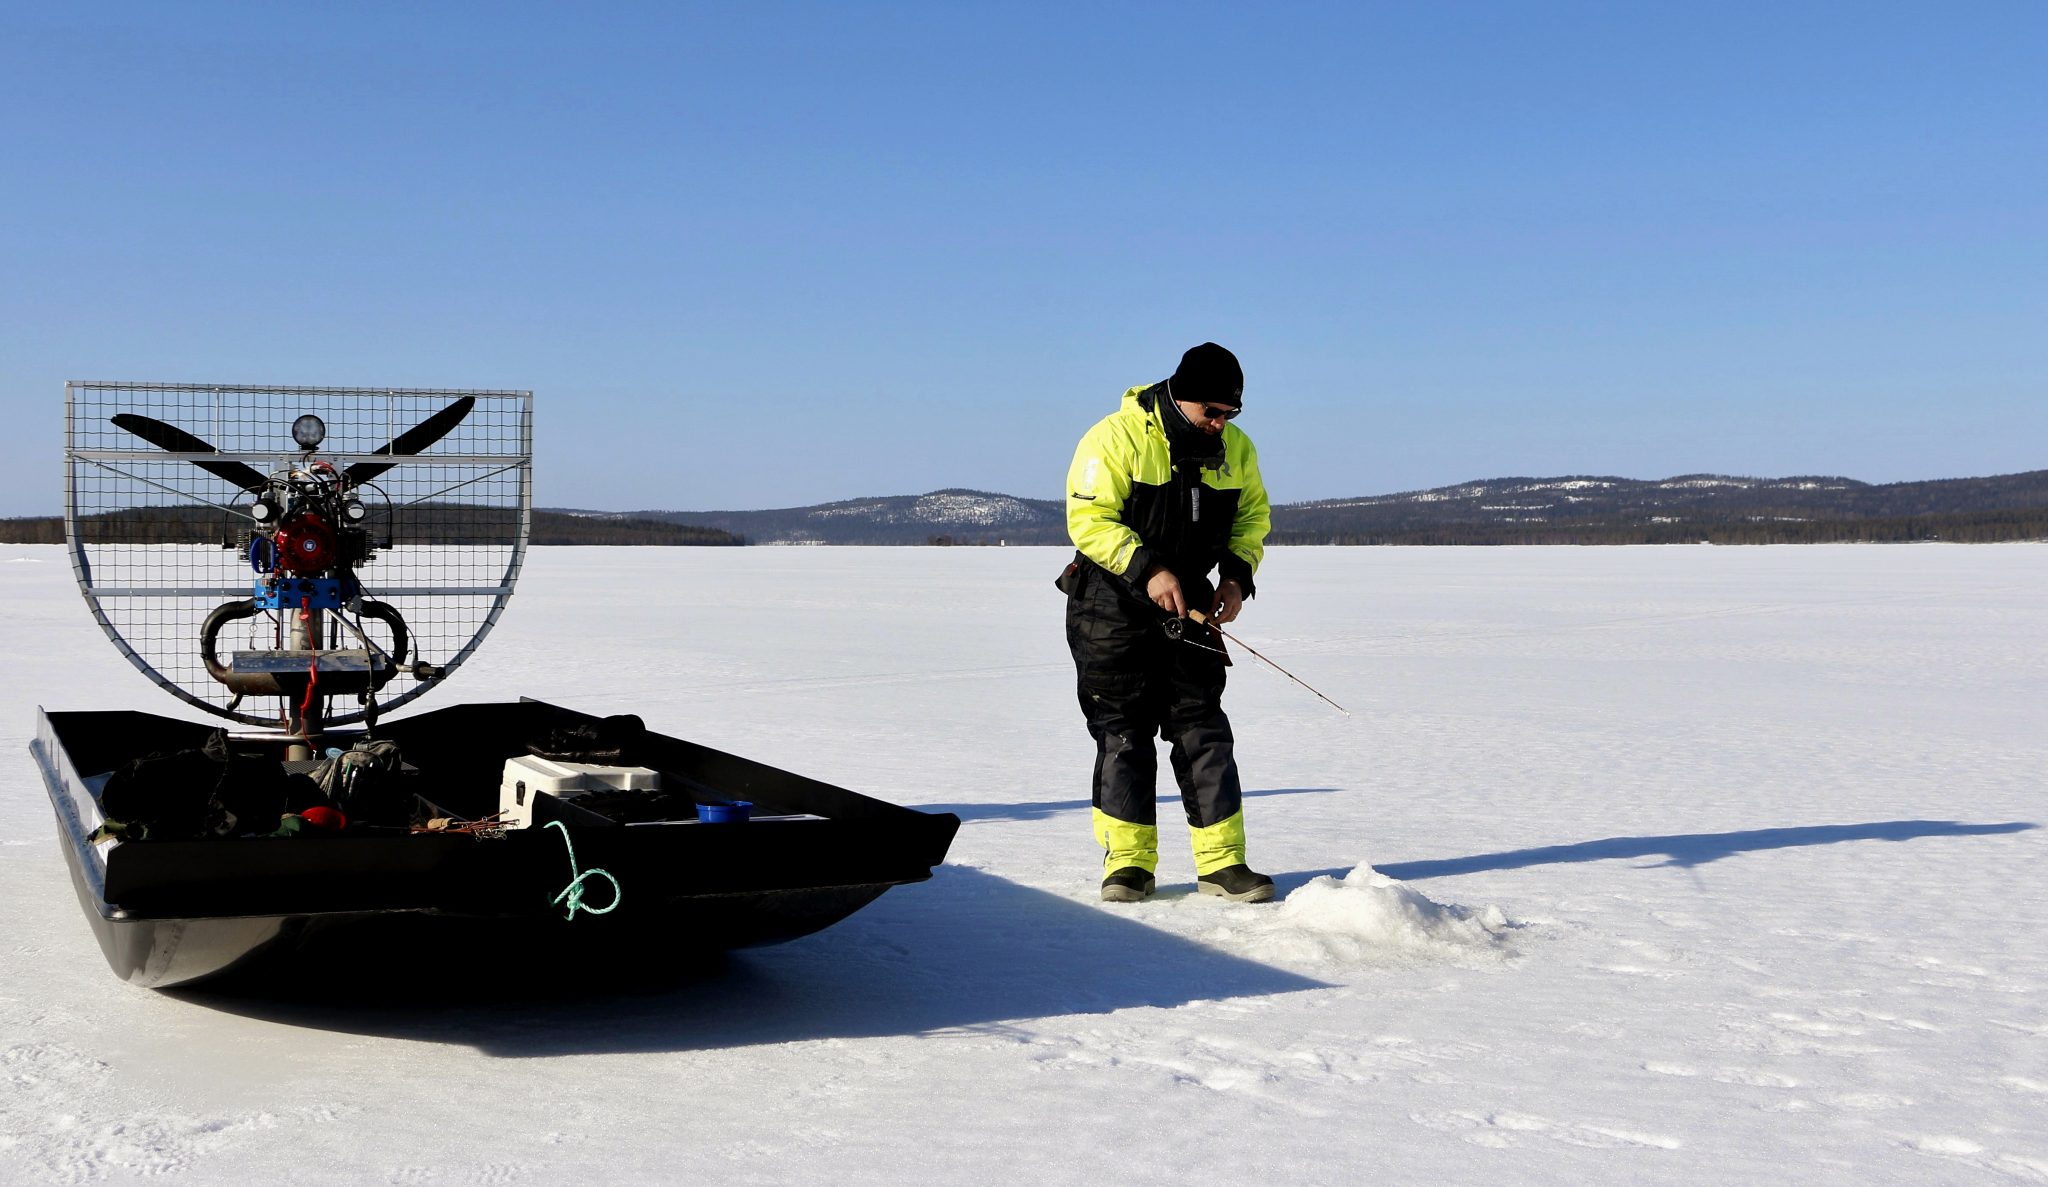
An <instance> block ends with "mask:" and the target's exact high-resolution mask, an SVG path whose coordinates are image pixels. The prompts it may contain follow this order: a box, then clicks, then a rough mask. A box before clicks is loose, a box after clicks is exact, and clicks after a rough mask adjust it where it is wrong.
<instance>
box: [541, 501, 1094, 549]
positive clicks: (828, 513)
mask: <svg viewBox="0 0 2048 1187" xmlns="http://www.w3.org/2000/svg"><path fill="white" fill-rule="evenodd" d="M571 514H575V515H579V516H588V517H592V518H610V517H611V516H612V514H613V513H606V512H592V511H578V512H572V513H571ZM616 514H617V517H618V518H622V519H641V520H655V521H658V522H662V523H672V524H679V525H684V526H688V527H696V528H712V529H716V530H718V531H722V532H730V533H732V534H733V535H736V536H742V537H744V538H745V539H746V541H747V542H748V543H749V544H1064V543H1066V540H1067V528H1066V507H1065V505H1064V504H1063V503H1061V502H1060V501H1059V500H1056V499H1020V498H1017V497H1016V496H1014V495H1000V494H992V493H990V492H988V491H979V490H935V491H933V492H931V493H930V494H925V495H891V496H888V497H885V498H876V499H849V500H847V501H845V502H842V503H824V504H821V505H818V506H815V507H780V508H776V509H774V510H770V511H627V512H619V513H616Z"/></svg>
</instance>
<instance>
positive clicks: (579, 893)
mask: <svg viewBox="0 0 2048 1187" xmlns="http://www.w3.org/2000/svg"><path fill="white" fill-rule="evenodd" d="M547 827H549V828H558V829H561V830H562V844H563V845H564V846H565V847H567V848H568V850H569V884H568V885H567V886H564V887H563V888H562V893H560V894H558V895H556V896H555V900H554V901H555V905H556V906H560V905H561V904H562V902H563V900H565V899H566V900H568V903H569V914H568V918H570V919H574V918H576V912H578V911H588V912H590V913H591V914H592V915H609V914H610V913H611V912H612V911H614V910H616V909H617V908H618V905H619V900H620V899H622V898H624V897H626V892H625V891H623V890H620V889H619V880H618V879H617V878H614V877H612V876H611V874H610V873H608V872H606V871H604V870H600V869H598V868H597V867H596V866H592V867H591V868H589V869H587V870H585V871H583V872H582V873H580V874H579V873H577V872H576V846H575V845H574V844H572V843H571V842H570V840H569V826H568V825H566V824H563V823H562V822H561V821H559V820H550V821H548V823H547ZM593 876H595V877H599V878H603V879H604V880H605V881H607V882H609V883H611V884H612V902H611V906H609V907H586V906H584V905H583V880H584V879H585V878H589V877H593Z"/></svg>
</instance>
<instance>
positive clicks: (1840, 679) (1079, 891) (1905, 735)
mask: <svg viewBox="0 0 2048 1187" xmlns="http://www.w3.org/2000/svg"><path fill="white" fill-rule="evenodd" d="M1067 555H1068V554H1066V553H1065V552H1062V551H1059V550H1052V549H1000V550H998V549H892V550H864V549H702V550H693V549H643V550H627V549H568V548H553V549H538V550H535V551H534V552H533V553H532V554H531V555H530V558H529V563H528V566H527V570H526V574H525V577H524V578H523V580H522V584H521V587H520V590H519V592H518V594H517V595H516V596H515V597H514V598H513V601H512V604H511V607H510V609H509V610H508V612H507V614H506V616H505V618H504V620H503V621H502V623H501V624H500V626H499V627H498V629H497V631H496V632H495V633H494V634H493V636H492V637H491V638H490V640H489V641H488V642H487V644H486V645H485V647H484V649H483V651H482V652H480V653H479V655H478V656H477V657H476V658H475V659H473V660H472V661H471V662H470V663H469V665H468V666H466V667H465V668H463V669H462V670H461V671H460V672H459V673H457V675H456V676H455V678H454V679H453V680H452V681H451V685H452V686H451V687H449V688H447V689H445V690H444V691H443V692H442V693H440V694H439V695H437V696H431V697H427V698H423V699H422V700H421V701H420V702H418V705H419V707H421V708H427V707H432V706H436V705H443V704H450V703H453V702H455V701H456V700H459V699H472V700H495V699H504V698H507V697H512V696H517V695H531V696H537V697H542V698H545V699H549V700H554V701H557V702H559V703H562V704H566V705H570V706H573V707H577V708H583V709H587V710H591V711H595V712H622V711H629V710H630V711H634V712H638V713H640V714H641V715H642V716H644V717H645V718H646V720H647V722H648V724H649V725H650V726H652V727H654V728H656V729H660V730H663V731H664V732H668V733H674V734H679V735H682V736H685V737H689V738H692V739H694V740H696V741H700V742H704V743H706V744H709V745H712V746H716V747H720V748H723V749H727V750H732V751H735V752H738V753H741V754H744V755H747V756H749V757H752V758H757V759H761V760H764V761H767V762H771V763H774V764H776V765H778V766H783V767H787V768H790V769H793V770H797V771H802V772H804V773H806V774H810V775H815V776H817V777H820V778H824V779H828V780H831V781H833V782H836V783H840V784H842V785H844V786H847V787H851V788H853V789H855V790H858V791H861V792H864V793H868V794H872V795H878V796H881V797H883V798H885V799H890V800H894V801H896V802H899V803H906V804H911V805H918V806H931V807H935V808H943V809H944V810H947V811H952V812H957V813H959V814H960V816H961V817H962V818H963V820H964V824H963V826H962V829H961V831H960V835H959V837H958V839H957V840H956V841H955V843H954V846H953V850H952V854H951V860H950V862H949V864H948V865H947V866H946V867H945V868H943V869H942V870H941V871H940V872H939V874H938V876H937V877H936V878H935V879H934V880H933V881H931V882H929V883H926V884H923V885H918V886H911V887H904V888H900V889H897V890H894V891H891V892H890V893H889V894H887V895H886V896H884V897H883V898H882V899H881V900H880V901H879V902H878V903H876V904H875V905H874V906H872V907H870V908H868V909H866V910H864V911H862V912H861V913H859V914H857V915H855V916H854V917H853V918H852V919H851V920H849V921H847V922H846V923H844V924H841V925H840V926H838V927H836V928H834V929H831V930H829V931H827V932H824V933H822V934H820V935H817V936H814V937H810V938H808V939H805V940H801V941H797V942H795V943H792V944H788V945H785V946H782V947H779V948H772V949H766V950H761V951H755V952H747V953H741V954H737V955H734V956H732V957H730V958H729V959H727V960H725V961H724V962H723V963H720V964H717V965H714V966H713V967H711V968H709V969H707V970H706V971H704V972H702V973H701V974H698V975H696V976H694V977H692V978H690V979H687V980H682V981H677V982H672V983H668V984H662V985H655V986H646V985H641V986H635V987H631V988H628V989H619V988H616V987H614V988H611V989H605V988H603V987H594V988H592V989H591V990H590V991H589V992H588V993H587V994H584V995H580V996H579V995H578V994H575V993H573V992H554V993H550V994H546V995H540V996H536V995H535V994H533V993H530V992H522V991H521V990H520V988H519V987H518V986H512V985H501V984H478V985H477V986H476V987H475V991H474V994H473V996H472V997H471V998H469V999H468V1000H463V1001H451V1000H446V999H445V998H440V997H433V996H421V995H418V994H408V992H407V987H406V984H405V982H404V981H403V980H402V979H401V980H399V981H398V982H397V983H395V984H394V986H393V987H392V990H391V992H390V993H389V994H388V995H384V999H383V1000H378V995H376V994H374V993H369V992H365V993H364V995H363V998H364V1000H360V1001H333V1000H327V999H324V998H306V999H301V998H294V997H291V996H288V995H287V996H281V997H277V998H264V997H254V998H252V997H250V996H248V995H246V994H245V995H240V996H237V995H232V994H221V993H209V992H189V993H178V994H170V993H154V992H150V991H146V990H138V989H132V988H130V987H128V986H127V985H125V984H122V983H120V982H118V981H116V980H115V979H114V978H113V977H112V975H111V974H109V972H108V971H107V969H106V966H105V963H104V961H103V960H102V959H101V957H100V954H99V951H98V949H97V947H96V946H95V944H94V942H93V939H92V936H91V933H90V931H89V929H88V927H87V925H86V923H85V920H84V919H83V917H82V916H81V914H80V911H79V907H78V904H77V902H76V900H75V898H74V896H73V893H72V889H71V886H70V883H69V879H68V876H67V874H66V872H65V867H64V863H63V859H62V857H61V856H60V854H59V851H58V849H57V845H56V843H55V828H54V826H53V824H52V822H51V818H50V813H49V810H48V807H47V801H46V799H45V796H44V792H43V789H42V784H41V780H40V778H39V776H38V775H37V773H36V770H35V767H34V765H33V763H32V761H31V759H30V757H29V755H28V752H27V749H26V747H27V742H28V739H29V737H30V736H31V734H32V732H33V728H34V709H35V706H36V705H37V704H39V703H40V704H43V705H46V706H48V707H50V708H52V709H97V708H139V709H146V710H150V711H154V712H161V713H167V714H174V715H176V714H181V713H182V707H181V706H179V705H177V704H176V703H175V702H173V701H172V700H171V699H170V698H169V697H167V696H165V695H164V694H162V693H161V692H159V691H157V690H156V689H154V688H152V687H150V686H149V685H148V684H147V683H146V682H145V681H144V680H143V679H142V677H141V676H140V675H138V674H137V673H135V672H134V671H133V670H132V669H130V668H129V667H128V666H127V664H126V663H125V662H124V661H123V660H121V659H120V658H119V657H118V656H117V655H116V653H115V652H114V649H113V648H112V647H111V646H109V645H108V644H107V643H106V641H105V640H104V639H103V638H102V637H101V635H100V634H99V631H98V628H97V627H96V626H94V625H93V623H92V621H91V619H90V617H89V616H88V614H87V611H86V608H85V606H84V604H83V602H82V601H81V599H80V598H79V597H78V594H77V592H76V590H75V588H74V587H73V584H72V579H71V573H70V569H69V567H68V565H67V564H66V563H65V560H64V558H63V554H62V552H61V550H59V549H56V548H32V547H19V546H6V547H0V654H4V655H5V657H6V659H5V661H4V664H5V674H6V678H5V680H4V682H0V954H4V955H0V1181H5V1182H8V1183H17V1182H42V1181H55V1182H89V1181H111V1182H124V1181H129V1180H134V1179H144V1178H147V1179H150V1180H152V1181H172V1182H192V1183H251V1184H254V1183H275V1182H295V1183H379V1182H392V1183H472V1182H531V1183H571V1182H579V1183H599V1182H609V1183H620V1182H633V1183H641V1182H645V1183H656V1182H659V1183H821V1182H831V1183H835V1184H876V1185H896V1184H906V1183H908V1184H916V1183H949V1184H950V1183H959V1184H970V1183H972V1184H982V1183H1009V1182H1016V1183H1028V1184H1032V1185H1033V1187H1053V1185H1059V1184H1076V1185H1086V1187H1103V1185H1105V1184H1121V1183H1152V1182H1157V1183H1162V1184H1177V1185H1187V1187H1196V1185H1199V1187H1212V1185H1220V1184H1240V1183H1260V1184H1266V1183H1271V1184H1333V1185H1338V1184H1341V1185H1351V1184H1363V1183H1387V1184H1431V1185H1436V1184H1458V1183H1473V1184H1480V1183H1484V1184H1502V1183H1515V1184H1579V1183H1613V1184H1621V1183H1629V1184H1634V1183H1727V1184H1754V1183H1778V1182H1790V1181H1800V1182H1810V1183H1827V1184H1857V1185H1863V1184H1871V1183H1880V1182H1883V1183H1939V1184H1975V1183H1985V1184H1994V1183H2042V1182H2048V828H2043V825H2048V801H2044V796H2043V783H2044V777H2048V649H2044V640H2048V547H2041V546H2031V545H2012V546H1983V547H1948V546H1895V547H1801V548H1709V547H1669V548H1612V549H1571V548H1554V549H1517V548H1500V549H1469V550H1468V549H1349V550H1339V549H1280V550H1276V551H1275V552H1273V553H1272V554H1271V555H1270V557H1269V559H1268V562H1267V565H1266V567H1265V569H1264V570H1263V571H1262V572H1261V573H1260V588H1261V590H1262V591H1263V592H1262V596H1261V597H1260V598H1259V599H1258V600H1257V601H1256V602H1254V603H1252V605H1251V606H1250V607H1249V608H1248V609H1247V611H1246V613H1245V615H1244V617H1243V619H1241V620H1240V622H1239V623H1238V624H1237V628H1236V629H1237V633H1238V634H1239V635H1240V636H1241V637H1242V638H1243V639H1244V640H1245V641H1246V642H1248V643H1250V644H1251V645H1253V646H1255V647H1257V648H1259V649H1260V650H1261V651H1263V652H1265V653H1266V654H1267V655H1269V656H1271V657H1273V658H1274V659H1276V660H1278V661H1279V662H1281V663H1283V664H1286V665H1287V666H1288V667H1290V668H1291V669H1293V670H1294V671H1295V672H1296V673H1297V674H1298V675H1300V676H1301V677H1302V678H1303V679H1305V680H1307V681H1309V682H1310V683H1312V684H1314V685H1316V686H1318V687H1320V688H1321V689H1323V690H1324V691H1325V692H1327V693H1328V694H1329V695H1331V696H1332V697H1334V698H1335V699H1336V700H1338V701H1340V702H1343V703H1344V704H1345V705H1346V706H1347V707H1349V708H1350V709H1351V710H1352V712H1353V716H1351V717H1349V718H1346V717H1341V716H1339V715H1338V714H1337V713H1336V712H1334V711H1333V710H1331V709H1329V708H1328V707H1326V706H1325V705H1324V704H1323V703H1322V702H1320V701H1318V700H1316V699H1315V698H1314V697H1312V696H1310V695H1309V694H1308V693H1306V692H1304V691H1302V690H1301V689H1299V688H1297V687H1296V686H1295V685H1293V684H1291V683H1289V682H1288V681H1287V680H1285V679H1284V678H1282V677H1280V676H1279V675H1277V674H1276V673H1274V672H1272V671H1270V670H1268V669H1265V668H1263V667H1261V666H1259V665H1258V664H1256V663H1255V662H1252V661H1250V660H1249V659H1247V658H1245V657H1242V656H1240V659H1239V664H1238V666H1237V668H1236V669H1234V672H1233V676H1232V689H1231V692H1230V694H1229V695H1228V696H1227V697H1226V705H1227V706H1228V707H1229V708H1230V709H1231V711H1232V715H1233V720H1234V722H1235V724H1236V727H1237V734H1238V739H1239V744H1238V751H1239V755H1240V760H1241V762H1242V764H1243V769H1244V777H1245V785H1246V787H1247V789H1248V800H1247V811H1248V814H1249V824H1250V835H1251V851H1252V861H1253V864H1254V865H1255V866H1256V867H1257V868H1259V869H1262V870H1265V871H1267V872H1269V873H1271V874H1273V875H1274V876H1275V877H1276V878H1277V879H1278V881H1279V882H1280V887H1281V890H1282V892H1283V893H1284V894H1285V895H1286V898H1285V901H1284V902H1282V903H1279V904H1274V905H1268V906H1263V907H1261V906H1246V905H1236V904H1225V903H1223V902H1221V901H1219V900H1216V899H1210V898H1203V897H1199V896H1196V895H1194V894H1192V893H1191V891H1192V881H1193V877H1192V871H1191V870H1190V869H1189V868H1188V858H1187V853H1186V846H1185V841H1184V839H1183V838H1184V836H1185V834H1184V833H1182V832H1180V831H1179V830H1180V825H1179V822H1178V814H1177V813H1176V812H1174V811H1173V810H1172V808H1171V807H1170V806H1163V809H1164V810H1163V811H1162V815H1161V819H1162V823H1163V824H1164V825H1165V827H1164V828H1163V829H1162V845H1161V849H1162V853H1163V855H1164V858H1165V860H1164V864H1163V868H1162V869H1161V871H1160V875H1161V877H1160V886H1161V891H1162V893H1161V895H1160V897H1159V898H1158V899H1155V900H1154V901H1152V902H1149V903H1146V904H1142V905H1138V906H1108V905H1104V904H1102V903H1100V902H1098V901H1097V890H1096V883H1097V879H1098V878H1099V876H1100V867H1099V858H1098V854H1097V852H1096V851H1095V849H1094V847H1093V843H1092V841H1091V840H1090V838H1089V835H1088V787H1087V776H1088V770H1089V763H1090V759H1091V748H1090V744H1089V742H1088V739H1087V736H1086V734H1085V732H1084V731H1083V729H1082V726H1081V719H1080V714H1079V711H1078V709H1077V707H1076V706H1075V704H1074V699H1073V687H1072V670H1071V668H1070V666H1069V664H1068V660H1067V657H1066V653H1065V645H1064V641H1063V638H1062V634H1061V619H1060V616H1061V609H1062V603H1061V599H1060V597H1059V595H1058V594H1057V593H1055V592H1054V590H1053V589H1052V587H1051V581H1052V578H1053V577H1054V575H1055V574H1056V572H1057V571H1058V569H1059V567H1060V566H1061V564H1062V563H1064V560H1065V558H1066V556H1067ZM1365 864H1369V865H1370V866H1371V867H1372V868H1373V869H1374V870H1377V871H1378V874H1379V875H1383V877H1375V876H1373V875H1372V874H1370V873H1369V872H1368V871H1364V870H1360V869H1359V867H1360V866H1361V865H1365ZM1347 875H1349V877H1347ZM1338 879H1342V881H1338ZM626 892H627V893H628V894H630V893H631V887H627V888H626Z"/></svg>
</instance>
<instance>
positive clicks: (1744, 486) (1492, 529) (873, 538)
mask: <svg viewBox="0 0 2048 1187" xmlns="http://www.w3.org/2000/svg"><path fill="white" fill-rule="evenodd" d="M573 514H576V515H581V516H586V517H602V518H615V519H634V520H640V521H650V520H651V521H659V522H664V523H671V524H679V525H687V526H691V527H698V528H712V529H717V530H720V531H724V532H730V533H732V534H734V535H737V536H742V537H745V538H746V540H747V541H748V542H749V543H753V544H933V543H946V544H1009V545H1020V544H1054V545H1058V544H1065V543H1066V542H1067V532H1066V525H1065V519H1064V516H1065V507H1064V504H1063V503H1062V502H1061V501H1060V500H1057V499H1028V498H1019V497H1017V496H1014V495H1005V494H995V493H991V492H988V491H976V490H957V489H956V490H940V491H933V492H931V493H929V494H923V495H896V496H890V497H885V498H869V499H850V500H847V501H844V502H838V503H825V504H822V505H819V506H813V507H784V508H778V509H775V510H768V511H635V512H623V513H610V512H576V513H573ZM2041 537H2048V470H2037V471H2033V472H2030V473H2026V474H2010V475H2004V476H2000V477H1994V478H1954V479H1942V480H1938V481H1930V482H1899V483H1890V484H1884V485H1875V484H1872V483H1868V482H1859V481H1857V480H1855V479H1853V478H1840V477H1814V476H1805V477H1791V478H1742V477H1733V476H1729V475H1725V474H1682V475H1679V476H1677V477H1674V478H1664V479H1655V480H1650V479H1638V478H1616V477H1598V476H1586V475H1572V476H1564V477H1555V478H1493V479H1487V480H1485V481H1480V482H1467V483H1461V484H1458V485H1456V486H1443V487H1436V488H1434V489H1431V490H1418V491H1403V492H1400V493H1397V494H1387V495H1371V496H1360V497H1357V498H1345V499H1322V500H1317V501H1314V502H1303V503H1282V504H1278V505H1276V506H1275V507H1274V508H1273V535H1272V537H1271V540H1270V543H1274V544H1461V543H1471V544H1504V543H1523V544H1549V543H1574V544H1580V543H1587V544H1597V543H1613V544H1622V543H1665V542H1672V541H1686V542H1694V541H1698V540H1701V539H1713V540H1716V541H1723V542H1729V543H1766V542H1788V543H1808V542H1830V541H1842V540H1913V539H1947V540H1973V539H1976V540H2004V539H2032V538H2041Z"/></svg>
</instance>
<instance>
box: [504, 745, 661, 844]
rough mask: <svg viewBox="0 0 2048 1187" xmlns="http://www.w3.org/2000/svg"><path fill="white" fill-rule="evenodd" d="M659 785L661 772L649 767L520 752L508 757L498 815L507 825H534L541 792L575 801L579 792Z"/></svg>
mask: <svg viewBox="0 0 2048 1187" xmlns="http://www.w3.org/2000/svg"><path fill="white" fill-rule="evenodd" d="M660 789H661V773H660V772H658V771H653V770H650V769H648V768H646V767H608V766H602V765H599V764H596V763H584V762H556V761H555V760H553V759H551V758H536V757H534V756H533V755H530V754H529V755H521V756H520V757H518V758H508V759H506V760H505V776H504V780H503V781H502V782H501V783H499V784H498V819H499V820H501V821H503V822H504V823H505V826H506V827H507V828H531V827H532V826H533V802H534V798H535V797H536V796H541V795H551V796H554V797H556V798H557V799H562V800H567V801H569V802H570V803H574V802H575V801H576V798H577V797H578V796H581V795H587V794H589V793H590V792H593V791H658V790H660Z"/></svg>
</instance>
